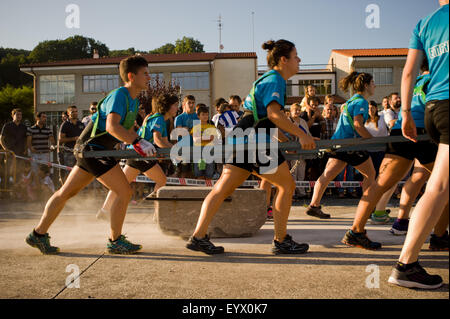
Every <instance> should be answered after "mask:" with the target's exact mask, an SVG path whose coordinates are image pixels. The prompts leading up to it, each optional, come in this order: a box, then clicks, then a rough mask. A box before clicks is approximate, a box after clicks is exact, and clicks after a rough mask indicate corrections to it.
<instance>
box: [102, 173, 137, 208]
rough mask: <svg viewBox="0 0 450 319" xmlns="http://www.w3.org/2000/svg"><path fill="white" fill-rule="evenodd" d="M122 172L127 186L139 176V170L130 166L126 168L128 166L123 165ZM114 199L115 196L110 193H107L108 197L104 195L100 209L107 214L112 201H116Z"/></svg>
mask: <svg viewBox="0 0 450 319" xmlns="http://www.w3.org/2000/svg"><path fill="white" fill-rule="evenodd" d="M123 172H124V174H125V176H126V178H127V181H128V184H130V183H131V182H132V181H134V179H135V178H136V176H138V174H139V170H137V169H135V168H133V167H131V166H128V165H125V167H124V168H123ZM116 198H117V194H116V193H114V192H112V191H109V192H108V195H106V199H105V202H104V203H103V207H102V208H103V209H104V210H106V211H108V212H109V211H111V208H112V205H113V203H114V201H115V200H116Z"/></svg>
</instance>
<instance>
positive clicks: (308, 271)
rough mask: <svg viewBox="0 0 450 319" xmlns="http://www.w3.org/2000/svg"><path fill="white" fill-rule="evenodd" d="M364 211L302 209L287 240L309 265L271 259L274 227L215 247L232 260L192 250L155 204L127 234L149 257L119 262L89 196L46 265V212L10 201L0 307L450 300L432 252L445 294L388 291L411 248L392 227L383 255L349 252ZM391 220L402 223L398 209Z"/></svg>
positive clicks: (334, 203)
mask: <svg viewBox="0 0 450 319" xmlns="http://www.w3.org/2000/svg"><path fill="white" fill-rule="evenodd" d="M356 204H357V200H338V199H330V200H327V201H326V202H325V208H324V210H325V211H326V212H328V213H330V214H331V215H332V219H330V220H319V219H316V218H313V217H310V216H307V215H306V214H305V208H304V207H302V206H294V207H293V208H292V211H291V216H290V220H289V226H288V233H290V234H291V235H292V236H293V238H294V239H295V240H296V241H298V242H307V243H309V244H310V251H309V252H308V253H307V254H305V255H301V256H274V255H272V254H271V252H270V245H271V240H272V237H273V222H271V221H269V222H267V223H266V224H265V225H264V226H263V227H262V228H261V230H260V231H259V232H258V233H257V234H256V236H254V237H248V238H223V239H213V242H214V243H215V244H217V245H222V246H224V247H225V251H226V253H225V254H224V255H218V256H207V255H204V254H202V253H199V252H193V251H190V250H187V249H186V248H184V245H185V241H184V240H183V239H181V238H179V237H170V236H166V235H163V234H162V233H161V232H160V230H159V229H158V227H157V225H156V224H155V223H154V221H153V206H152V205H151V204H148V203H142V204H141V205H139V206H133V205H130V207H129V211H128V215H127V218H126V221H125V226H124V233H125V234H126V236H127V237H128V238H129V239H130V240H131V241H132V242H135V243H140V244H142V245H143V250H142V252H141V253H139V254H137V255H131V256H118V255H108V254H107V253H105V248H106V239H107V235H108V232H109V226H108V224H106V223H105V222H103V221H99V220H96V219H95V213H96V211H97V209H98V208H99V207H100V206H101V201H99V200H92V199H89V198H87V197H86V196H85V194H81V195H78V196H77V197H75V198H73V199H72V200H71V201H70V202H69V204H68V206H67V207H66V208H65V209H64V210H63V212H62V213H61V215H60V216H59V218H58V219H57V220H56V222H55V223H54V225H53V226H52V228H51V229H50V231H49V233H50V236H51V243H52V244H53V245H55V246H58V247H60V249H61V254H60V255H57V256H44V255H42V254H41V253H40V252H39V251H38V250H37V249H34V248H31V247H29V246H28V245H27V244H26V243H25V241H24V239H25V237H26V236H27V235H28V233H29V232H30V231H31V230H32V229H33V227H34V226H35V225H36V224H37V222H38V221H39V219H40V217H41V214H42V210H43V204H22V203H7V202H5V201H2V202H0V298H54V297H56V298H162V299H164V298H183V299H190V298H230V299H235V298H280V299H290V298H295V299H297V298H299V299H306V298H333V299H340V298H363V299H366V298H371V299H373V298H374V299H378V298H395V299H398V298H401V299H415V298H421V299H422V298H423V299H444V298H447V299H448V298H449V289H448V281H449V263H448V261H449V258H448V257H449V255H448V252H433V251H429V250H428V243H425V245H424V246H423V250H422V253H421V255H420V261H421V264H422V266H424V268H425V269H427V270H428V271H429V272H430V273H432V274H439V275H441V276H442V277H443V278H444V282H445V285H444V286H443V287H441V288H440V289H437V290H433V291H425V290H411V289H406V288H400V287H396V286H391V285H389V284H388V283H387V279H388V277H389V274H390V272H391V269H392V266H393V265H394V263H395V262H396V260H397V258H398V256H399V254H400V250H401V247H402V243H403V240H404V237H396V236H393V235H391V234H390V233H389V232H388V230H389V228H390V226H388V225H381V226H380V225H376V226H375V225H368V227H367V230H368V235H369V238H370V239H372V240H374V241H379V242H381V243H383V249H382V250H380V251H368V250H361V249H358V248H350V247H346V246H345V245H343V244H341V243H340V240H341V239H342V237H343V235H344V233H345V231H346V230H347V229H348V228H349V226H350V225H351V222H352V220H353V216H354V210H355V206H354V205H356ZM352 205H353V206H352ZM391 215H393V216H395V215H396V210H395V209H394V211H393V214H391ZM69 265H75V266H69ZM68 266H69V268H68ZM70 267H72V268H70ZM73 267H75V268H73ZM73 269H79V273H80V274H81V275H80V277H79V285H80V288H66V279H67V278H68V276H73V274H75V273H76V272H74V270H73ZM66 270H67V271H68V272H66ZM69 278H71V277H69ZM378 279H379V280H378ZM377 280H378V282H379V288H376V287H377V285H376V283H377ZM370 287H373V288H370Z"/></svg>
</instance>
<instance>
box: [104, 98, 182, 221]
mask: <svg viewBox="0 0 450 319" xmlns="http://www.w3.org/2000/svg"><path fill="white" fill-rule="evenodd" d="M152 109H153V112H154V113H153V114H149V115H147V116H146V117H145V119H144V122H143V124H142V126H141V127H140V128H139V130H138V132H137V134H138V135H139V136H140V137H141V138H143V139H145V140H147V141H149V142H150V143H154V144H155V145H156V146H157V147H159V148H170V147H172V144H171V143H170V142H169V140H168V131H167V127H166V121H167V120H168V119H170V118H173V117H175V116H176V115H177V110H178V97H177V96H176V95H172V94H168V93H165V94H162V95H159V96H156V97H154V98H153V99H152ZM123 172H124V174H125V176H126V177H127V180H128V182H129V183H131V182H132V181H134V179H135V178H136V177H137V176H138V175H139V173H143V174H144V175H145V176H147V177H148V178H150V179H151V180H152V181H154V182H155V188H154V190H153V193H152V194H150V195H149V196H154V194H156V192H157V191H158V189H160V188H161V187H163V186H164V185H166V182H167V178H166V175H165V174H164V172H163V170H162V168H161V166H159V164H158V161H155V160H146V161H139V160H134V159H129V160H127V163H126V165H125V167H124V168H123ZM116 197H117V195H116V194H115V193H114V192H112V191H109V193H108V196H107V197H106V200H105V202H104V203H103V207H102V208H101V209H100V211H99V212H98V214H97V218H100V219H108V216H109V212H110V211H111V208H112V204H113V203H114V201H115V199H116Z"/></svg>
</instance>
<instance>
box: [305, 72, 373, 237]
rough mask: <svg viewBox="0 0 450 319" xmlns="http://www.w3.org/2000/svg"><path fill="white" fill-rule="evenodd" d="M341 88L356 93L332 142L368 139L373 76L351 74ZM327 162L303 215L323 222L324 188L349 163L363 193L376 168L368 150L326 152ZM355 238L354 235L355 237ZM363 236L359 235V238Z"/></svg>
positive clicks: (340, 121)
mask: <svg viewBox="0 0 450 319" xmlns="http://www.w3.org/2000/svg"><path fill="white" fill-rule="evenodd" d="M339 85H340V87H341V88H342V89H343V90H344V92H347V91H348V90H349V88H350V86H351V87H352V88H353V91H354V92H356V94H354V95H353V96H352V97H351V99H350V100H348V101H347V102H346V103H345V104H344V105H343V112H342V113H341V115H340V117H339V122H338V126H337V128H336V132H335V133H334V134H333V136H332V137H331V139H345V138H354V137H364V138H371V137H372V135H371V134H370V133H369V131H368V130H367V129H366V127H365V126H364V123H365V122H366V121H367V118H368V117H369V102H368V101H367V100H368V98H369V97H370V96H372V95H373V94H374V92H375V83H374V81H373V77H372V75H370V74H368V73H358V72H352V73H350V74H349V75H347V77H345V78H343V79H342V80H341V81H340V82H339ZM328 157H329V159H328V162H327V165H326V167H325V171H324V172H323V173H322V175H321V176H320V177H319V179H318V180H317V182H316V184H315V185H314V192H313V196H312V198H311V203H310V204H309V207H308V209H307V211H306V214H308V215H310V216H314V217H318V218H322V219H328V218H330V215H329V214H325V213H324V212H323V211H322V209H321V208H322V207H321V206H320V201H321V200H322V196H323V194H324V193H325V190H326V189H327V186H328V184H329V183H330V182H331V181H332V180H333V179H334V178H335V177H336V176H337V175H338V174H339V173H340V172H341V171H342V170H343V169H344V168H345V167H346V166H347V164H350V165H351V166H353V167H355V168H356V169H357V170H358V171H359V172H360V173H361V174H362V175H363V176H364V180H363V184H362V187H363V191H364V190H366V189H367V187H369V185H370V184H372V182H373V181H374V179H375V169H374V168H373V164H372V160H371V158H370V156H369V153H368V152H367V151H356V152H329V153H328ZM355 236H356V235H355ZM361 236H362V235H361Z"/></svg>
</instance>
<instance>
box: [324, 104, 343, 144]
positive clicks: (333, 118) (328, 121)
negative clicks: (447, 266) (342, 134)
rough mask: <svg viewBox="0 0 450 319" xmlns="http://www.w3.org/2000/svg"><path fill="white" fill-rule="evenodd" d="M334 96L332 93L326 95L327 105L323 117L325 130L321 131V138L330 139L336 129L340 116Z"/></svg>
mask: <svg viewBox="0 0 450 319" xmlns="http://www.w3.org/2000/svg"><path fill="white" fill-rule="evenodd" d="M333 102H334V98H333V97H332V96H330V95H327V96H326V97H325V106H324V107H323V112H322V117H323V119H324V121H323V122H324V125H323V130H322V131H321V134H320V138H321V139H323V140H329V139H331V137H332V136H333V134H334V132H335V131H336V127H337V122H338V120H339V119H338V117H337V112H336V111H337V108H336V106H334V103H333Z"/></svg>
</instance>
